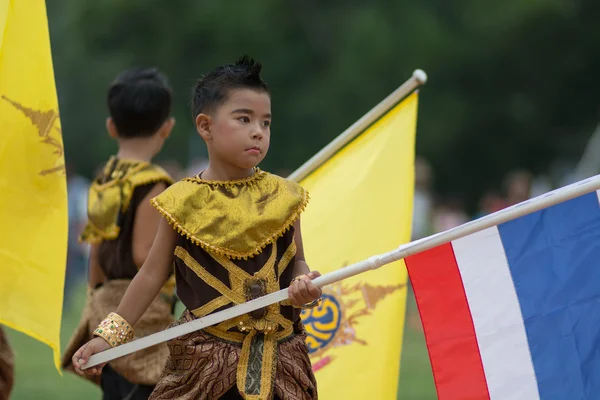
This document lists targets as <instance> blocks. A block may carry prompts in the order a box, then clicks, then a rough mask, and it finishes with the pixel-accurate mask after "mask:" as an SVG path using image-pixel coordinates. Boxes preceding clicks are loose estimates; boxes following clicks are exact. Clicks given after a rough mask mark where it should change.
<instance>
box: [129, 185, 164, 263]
mask: <svg viewBox="0 0 600 400" xmlns="http://www.w3.org/2000/svg"><path fill="white" fill-rule="evenodd" d="M166 188H167V185H166V184H165V183H164V182H158V183H157V184H155V185H154V187H153V188H152V190H150V192H148V194H147V195H146V196H145V197H144V199H143V200H142V202H141V203H140V205H139V206H138V208H137V210H136V211H135V220H134V223H133V239H132V246H131V247H132V252H133V262H134V263H135V265H136V266H137V267H138V268H141V267H142V265H144V261H146V257H148V253H149V252H150V249H151V248H152V244H153V243H154V238H155V237H156V232H157V231H158V224H159V223H160V221H161V219H162V217H161V216H160V213H158V212H156V209H155V208H154V207H152V204H150V199H152V198H154V197H156V196H158V195H159V194H161V193H162V192H163V191H164V190H165V189H166Z"/></svg>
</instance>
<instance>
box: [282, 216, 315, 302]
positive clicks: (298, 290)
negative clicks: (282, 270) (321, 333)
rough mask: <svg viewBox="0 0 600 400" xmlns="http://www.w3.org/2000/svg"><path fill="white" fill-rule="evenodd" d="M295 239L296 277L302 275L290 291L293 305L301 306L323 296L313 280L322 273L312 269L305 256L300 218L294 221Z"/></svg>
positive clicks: (294, 282)
mask: <svg viewBox="0 0 600 400" xmlns="http://www.w3.org/2000/svg"><path fill="white" fill-rule="evenodd" d="M294 241H295V242H296V261H295V263H294V277H300V279H297V280H294V281H292V283H291V284H290V287H289V289H288V290H289V292H288V293H289V296H290V300H291V302H292V305H294V306H296V307H301V306H303V305H304V304H307V303H310V302H312V301H314V300H316V299H318V298H319V297H321V288H319V287H318V286H316V285H315V284H314V283H312V282H311V280H312V279H315V278H318V277H319V276H321V274H320V273H319V272H318V271H311V270H310V268H309V266H308V264H307V263H306V259H305V258H304V245H303V243H302V231H301V230H300V219H298V220H297V221H296V222H295V223H294Z"/></svg>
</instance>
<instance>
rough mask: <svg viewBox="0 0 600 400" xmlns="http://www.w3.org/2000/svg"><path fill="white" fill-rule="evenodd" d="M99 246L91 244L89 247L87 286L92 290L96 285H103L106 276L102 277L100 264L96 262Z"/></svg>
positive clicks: (102, 272)
mask: <svg viewBox="0 0 600 400" xmlns="http://www.w3.org/2000/svg"><path fill="white" fill-rule="evenodd" d="M99 248H100V245H99V244H92V245H91V246H90V257H89V261H88V268H89V278H88V285H89V287H90V289H94V288H95V287H96V286H98V284H100V283H104V281H105V279H106V276H105V275H104V271H102V268H100V263H99V262H98V251H99Z"/></svg>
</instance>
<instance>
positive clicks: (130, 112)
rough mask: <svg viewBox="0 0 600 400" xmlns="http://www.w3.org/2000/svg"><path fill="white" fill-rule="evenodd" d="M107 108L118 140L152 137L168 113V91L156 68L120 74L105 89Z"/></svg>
mask: <svg viewBox="0 0 600 400" xmlns="http://www.w3.org/2000/svg"><path fill="white" fill-rule="evenodd" d="M108 109H109V112H110V116H111V117H112V119H113V121H114V123H115V126H116V127H117V131H118V133H119V136H120V137H124V138H133V137H148V136H152V135H153V134H154V133H155V132H156V131H157V130H158V129H159V128H160V127H161V125H162V124H163V123H164V122H165V121H166V120H167V118H169V115H170V113H171V88H170V87H169V83H168V81H167V78H166V77H165V76H164V75H163V74H162V73H160V72H159V71H158V69H156V68H132V69H128V70H126V71H123V72H121V73H120V74H119V75H117V77H116V78H115V80H114V81H113V83H112V84H111V85H110V88H109V89H108Z"/></svg>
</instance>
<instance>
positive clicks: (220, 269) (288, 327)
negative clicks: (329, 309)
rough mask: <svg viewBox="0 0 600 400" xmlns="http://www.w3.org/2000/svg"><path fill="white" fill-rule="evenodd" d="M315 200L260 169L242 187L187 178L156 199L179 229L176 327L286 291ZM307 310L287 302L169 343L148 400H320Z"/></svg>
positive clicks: (159, 208) (287, 182)
mask: <svg viewBox="0 0 600 400" xmlns="http://www.w3.org/2000/svg"><path fill="white" fill-rule="evenodd" d="M307 203H308V193H307V192H306V191H305V190H304V189H303V188H302V187H300V186H299V185H297V184H295V183H293V182H291V181H288V180H285V179H283V178H280V177H278V176H275V175H271V174H269V173H266V172H264V171H261V170H259V169H258V168H256V169H255V171H254V174H253V175H252V176H251V177H248V178H246V179H240V180H234V181H208V180H203V179H201V178H200V177H193V178H187V179H184V180H182V181H180V182H178V183H175V184H174V185H172V186H171V187H169V188H168V189H167V190H165V191H164V192H163V193H161V194H160V195H159V196H157V197H155V198H154V199H152V204H153V205H154V206H155V207H156V208H157V209H158V210H159V211H160V212H161V214H162V215H163V216H164V217H165V218H166V219H167V221H168V222H169V223H170V224H171V225H172V226H173V229H175V230H176V231H177V232H178V233H179V237H178V239H177V243H176V248H175V254H174V256H175V257H174V259H175V274H176V281H177V295H178V297H179V299H180V300H181V301H182V302H183V304H184V305H185V306H186V311H185V312H184V314H183V316H182V317H181V318H180V319H179V321H177V322H175V324H174V325H173V326H175V325H177V324H181V323H184V322H188V321H191V320H193V319H195V318H200V317H203V316H206V315H208V314H211V313H215V312H218V311H221V310H223V309H226V308H228V307H231V306H234V305H237V304H241V303H244V302H246V301H248V300H251V299H254V298H256V297H260V296H263V295H266V294H268V293H273V292H275V291H278V290H280V289H284V288H287V287H288V286H289V285H290V282H291V281H292V279H293V278H294V271H293V269H294V263H295V255H296V244H295V241H294V228H293V224H294V222H295V221H297V220H298V218H299V217H300V214H301V213H302V211H303V210H304V208H305V206H306V204H307ZM299 311H300V310H299V309H297V308H294V307H292V306H291V304H290V303H289V301H286V302H283V303H280V304H273V305H271V306H268V307H266V308H264V309H261V310H257V311H254V312H252V313H249V314H246V315H242V316H240V317H237V318H234V319H231V320H228V321H225V322H223V323H221V324H218V325H216V326H212V327H208V328H205V329H203V330H201V331H197V332H194V333H191V334H188V335H185V336H182V337H179V338H176V339H174V340H171V341H170V342H168V347H169V351H170V355H169V358H168V360H167V363H166V367H165V370H164V372H163V374H162V376H161V379H160V381H159V383H158V384H157V386H156V389H155V390H154V392H153V393H152V395H151V397H150V398H151V399H156V400H157V399H190V400H191V399H194V400H196V399H207V400H208V399H240V398H244V399H261V400H268V399H273V398H275V399H281V400H314V399H317V389H316V381H315V377H314V374H313V372H312V368H311V363H310V359H309V356H308V348H307V346H306V343H305V331H304V328H303V326H302V323H301V320H300V312H299ZM136 329H137V328H136Z"/></svg>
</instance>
